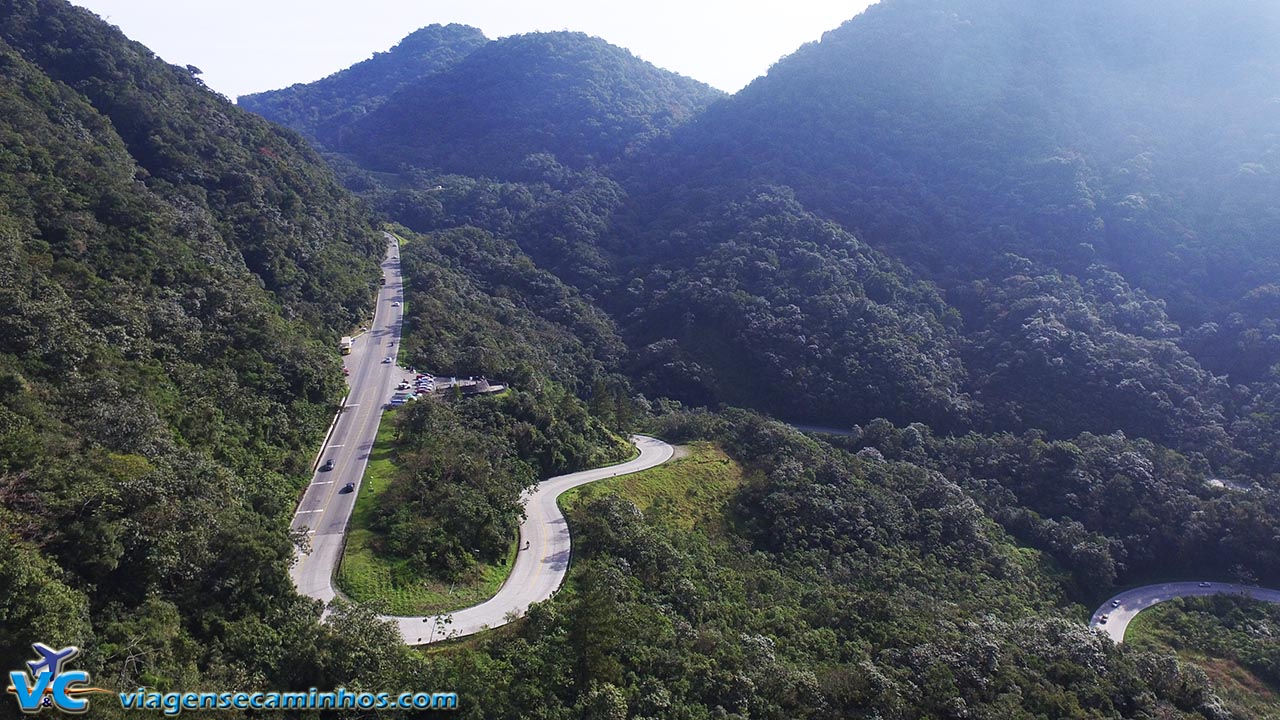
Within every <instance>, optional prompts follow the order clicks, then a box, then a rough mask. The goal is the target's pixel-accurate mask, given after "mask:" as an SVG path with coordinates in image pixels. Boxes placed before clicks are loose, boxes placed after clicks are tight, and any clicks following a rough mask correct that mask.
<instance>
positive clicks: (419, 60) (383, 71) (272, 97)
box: [236, 24, 488, 147]
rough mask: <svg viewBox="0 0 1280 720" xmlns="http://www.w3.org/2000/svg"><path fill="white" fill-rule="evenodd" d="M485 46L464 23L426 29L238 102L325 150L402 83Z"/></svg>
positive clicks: (480, 36) (477, 35)
mask: <svg viewBox="0 0 1280 720" xmlns="http://www.w3.org/2000/svg"><path fill="white" fill-rule="evenodd" d="M487 42H488V39H487V38H485V36H484V33H482V32H481V31H480V30H478V29H476V28H473V27H469V26H466V25H457V24H450V25H429V26H427V27H424V28H421V29H419V30H415V31H414V32H412V33H410V34H409V35H407V36H406V37H405V38H404V39H403V40H401V41H400V42H399V43H397V44H396V46H395V47H393V48H391V49H390V50H388V51H386V52H383V53H376V54H374V56H373V57H371V58H369V59H368V60H365V61H363V62H359V63H356V64H355V65H352V66H351V67H349V68H347V69H345V70H340V71H338V72H336V73H334V74H332V75H329V76H328V77H325V78H323V79H321V80H317V81H315V82H312V83H298V84H296V85H291V86H290V87H287V88H282V89H280V90H269V91H267V92H260V93H254V94H252V95H243V96H241V97H240V98H238V99H237V101H236V102H237V104H238V105H239V106H240V107H242V108H245V109H246V110H251V111H253V112H256V113H258V114H259V115H261V116H263V117H265V118H267V119H268V120H272V121H275V122H278V123H280V124H281V125H287V126H289V127H291V128H293V129H294V130H297V131H298V132H300V133H302V134H303V135H306V136H307V137H309V138H311V139H312V140H315V141H316V142H318V143H320V144H321V145H325V146H327V147H338V146H340V145H341V143H340V137H341V132H342V129H343V128H344V127H345V126H347V125H349V124H351V123H352V122H353V121H355V120H357V119H358V118H360V117H362V116H364V115H366V114H368V113H370V112H373V111H374V110H376V109H377V108H378V107H380V106H381V105H382V104H383V103H384V102H386V100H387V98H388V97H389V96H390V95H391V94H392V93H394V92H395V91H396V90H399V89H400V88H401V87H403V86H404V85H406V84H408V83H410V82H412V81H414V80H416V79H418V78H421V77H425V76H427V75H430V74H432V73H435V72H439V71H441V70H444V69H445V68H448V67H450V66H451V65H453V64H454V63H456V62H458V61H459V60H460V59H462V58H463V57H466V56H467V55H468V54H470V53H471V52H473V51H474V50H475V49H476V48H478V47H481V46H482V45H484V44H485V43H487Z"/></svg>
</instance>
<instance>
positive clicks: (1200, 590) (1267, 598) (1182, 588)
mask: <svg viewBox="0 0 1280 720" xmlns="http://www.w3.org/2000/svg"><path fill="white" fill-rule="evenodd" d="M1206 595H1239V596H1242V597H1248V598H1253V599H1254V600H1262V601H1264V602H1271V603H1280V590H1268V589H1266V588H1257V587H1252V586H1249V585H1233V584H1230V583H1209V582H1175V583H1165V584H1163V585H1146V586H1144V587H1140V588H1134V589H1133V590H1126V591H1125V592H1122V593H1120V594H1119V595H1116V596H1115V597H1113V598H1111V599H1110V600H1108V601H1107V602H1106V603H1105V604H1103V606H1102V607H1100V608H1098V610H1097V612H1095V613H1094V614H1093V617H1092V618H1090V620H1089V627H1091V628H1093V629H1095V630H1102V631H1104V632H1106V634H1107V635H1109V636H1110V637H1111V639H1112V640H1114V641H1116V642H1117V643H1120V642H1124V633H1125V631H1126V630H1127V629H1128V628H1129V623H1130V622H1132V621H1133V618H1134V617H1135V616H1136V615H1137V614H1138V613H1140V612H1142V611H1143V610H1146V609H1147V608H1149V607H1151V606H1153V605H1159V604H1160V603H1162V602H1165V601H1167V600H1173V599H1174V598H1180V597H1204V596H1206ZM1103 615H1106V616H1107V620H1106V622H1103V620H1102V616H1103Z"/></svg>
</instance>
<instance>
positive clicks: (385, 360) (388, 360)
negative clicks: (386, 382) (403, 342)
mask: <svg viewBox="0 0 1280 720" xmlns="http://www.w3.org/2000/svg"><path fill="white" fill-rule="evenodd" d="M395 361H396V360H395V358H393V357H391V356H390V355H388V356H386V357H384V358H382V364H383V365H390V364H391V363H393V362H395Z"/></svg>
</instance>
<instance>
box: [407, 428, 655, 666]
mask: <svg viewBox="0 0 1280 720" xmlns="http://www.w3.org/2000/svg"><path fill="white" fill-rule="evenodd" d="M631 440H632V442H634V443H635V444H636V447H638V448H639V449H640V456H639V457H637V458H635V459H633V460H630V461H628V462H625V463H622V464H620V465H610V466H609V467H603V468H597V469H595V470H583V471H582V472H576V473H571V474H569V475H560V476H557V477H553V478H548V479H547V480H543V481H542V482H540V483H538V485H537V486H535V487H534V488H533V489H531V490H530V491H529V492H528V493H526V496H525V497H526V498H527V502H526V504H525V515H526V516H527V517H526V519H525V521H524V523H523V524H521V525H520V547H521V548H522V549H521V550H520V552H519V553H517V554H516V562H515V567H513V568H512V569H511V575H510V576H508V577H507V581H506V582H505V583H504V584H503V585H502V589H501V590H499V591H498V594H497V595H494V596H493V597H492V598H490V599H489V600H486V601H485V602H483V603H480V604H479V605H475V606H472V607H469V608H466V609H465V610H458V611H456V612H453V613H450V614H447V615H443V616H428V617H422V616H415V617H386V618H384V619H386V620H391V621H394V622H395V623H396V624H397V625H398V626H399V627H400V635H401V637H403V638H404V641H405V642H406V643H407V644H409V645H423V644H426V643H430V642H437V641H439V640H445V639H450V638H455V637H463V636H466V635H472V634H475V633H478V632H480V631H481V630H484V629H486V628H495V627H498V626H500V625H505V624H507V623H508V622H510V621H511V620H512V619H513V618H515V617H519V616H522V615H524V614H525V611H527V610H528V609H529V606H530V605H532V604H533V603H536V602H541V601H543V600H546V599H547V598H549V597H551V596H552V595H553V594H555V592H556V590H558V589H559V588H560V584H561V583H562V582H564V576H565V572H566V571H567V570H568V568H569V555H570V538H569V525H568V524H567V523H566V522H565V518H564V515H563V514H562V513H561V512H560V508H559V507H558V506H557V505H556V498H557V497H559V496H560V494H561V493H563V492H564V491H566V490H569V489H571V488H575V487H578V486H579V485H586V484H587V483H591V482H595V481H596V480H604V479H606V478H611V477H616V476H621V475H628V474H630V473H634V472H639V471H641V470H648V469H649V468H651V467H655V466H657V465H661V464H662V463H664V462H666V461H668V460H670V459H671V456H672V455H673V454H674V452H675V449H674V448H672V447H671V446H670V445H668V444H667V443H664V442H662V441H661V440H658V439H656V438H651V437H645V436H643V435H633V436H631ZM525 541H528V542H529V549H528V550H525V549H523V548H524V544H525Z"/></svg>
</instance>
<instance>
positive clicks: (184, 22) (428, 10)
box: [77, 0, 872, 98]
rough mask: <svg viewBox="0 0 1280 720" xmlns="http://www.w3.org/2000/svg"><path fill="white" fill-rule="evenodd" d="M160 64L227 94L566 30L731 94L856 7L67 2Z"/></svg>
mask: <svg viewBox="0 0 1280 720" xmlns="http://www.w3.org/2000/svg"><path fill="white" fill-rule="evenodd" d="M77 4H79V5H82V6H84V7H87V8H89V9H90V10H93V11H94V12H96V13H98V14H99V15H101V16H103V17H104V18H106V19H107V20H108V21H109V22H111V23H112V24H113V25H118V26H119V27H120V29H122V30H123V31H124V32H125V34H127V35H129V36H130V37H131V38H133V39H135V40H138V41H140V42H142V43H143V44H145V45H147V46H148V47H149V48H151V49H152V50H153V51H154V52H155V53H156V54H157V55H159V56H161V57H162V58H164V59H165V60H167V61H169V62H171V63H176V64H179V65H187V64H191V65H195V66H197V67H199V68H200V69H201V70H203V71H204V76H203V78H204V80H205V82H206V83H208V84H209V86H210V87H212V88H213V89H215V90H217V91H219V92H221V93H223V94H225V95H228V96H230V97H233V98H234V97H236V96H237V95H242V94H246V93H252V92H258V91H262V90H272V89H275V88H280V87H285V86H288V85H292V84H293V83H297V82H310V81H312V80H318V79H319V78H322V77H324V76H326V75H328V74H330V73H333V72H335V71H338V70H341V69H343V68H345V67H348V66H350V65H352V64H354V63H357V62H359V61H361V60H364V59H366V58H368V57H369V56H370V55H372V54H373V53H374V52H381V51H384V50H387V49H388V48H390V47H391V46H392V45H394V44H395V43H396V42H398V41H399V40H400V38H402V37H404V36H405V35H408V34H409V33H410V32H412V31H414V30H416V29H418V28H420V27H422V26H424V25H430V24H432V23H443V24H447V23H461V24H464V25H473V26H475V27H478V28H480V29H481V30H483V31H484V33H485V34H486V35H488V36H489V37H490V38H497V37H503V36H506V35H513V34H516V33H522V32H531V31H536V30H543V31H545V30H577V31H581V32H585V33H588V34H590V35H596V36H599V37H602V38H604V39H605V40H608V41H609V42H611V43H613V44H615V45H620V46H622V47H625V48H627V49H628V50H630V51H632V52H633V53H635V54H636V55H638V56H640V57H641V58H643V59H645V60H648V61H649V62H652V63H653V64H655V65H658V66H659V67H662V68H666V69H668V70H673V71H675V72H678V73H681V74H684V75H688V76H690V77H693V78H696V79H698V80H701V81H703V82H705V83H708V84H710V85H714V86H715V87H718V88H720V89H722V90H727V91H730V92H732V91H735V90H738V89H739V88H741V87H743V86H744V85H746V84H747V83H749V82H750V81H751V80H752V79H754V78H755V77H757V76H759V75H762V74H764V73H765V72H766V71H767V70H768V69H769V66H770V65H772V64H773V63H774V62H776V61H777V60H778V59H779V58H781V57H783V56H784V55H787V54H789V53H791V52H792V51H794V50H795V49H796V48H798V47H799V46H801V45H803V44H804V43H806V42H809V41H812V40H817V39H819V38H820V37H821V36H822V33H823V32H825V31H827V30H830V29H833V28H835V27H837V26H838V25H840V23H842V22H844V21H845V20H848V19H849V18H851V17H853V16H854V15H857V14H858V13H859V12H861V11H862V10H863V9H864V8H866V7H867V6H868V5H870V4H872V3H871V2H869V1H867V0H854V1H853V2H827V1H816V0H815V1H810V2H805V1H803V0H801V1H799V2H796V1H792V2H785V3H784V2H750V3H743V2H729V1H727V0H713V1H711V2H681V1H678V0H654V1H652V2H647V3H627V4H625V5H624V4H621V3H601V2H593V1H591V0H546V1H544V2H532V3H531V2H514V1H512V0H467V1H466V2H460V1H458V0H446V1H444V2H411V1H409V0H364V1H362V2H359V3H349V2H334V1H333V0H307V1H305V2H304V1H302V0H279V1H272V2H262V1H261V0H217V1H216V2H214V1H212V0H188V1H184V2H174V1H173V0H79V1H78V3H77Z"/></svg>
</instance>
